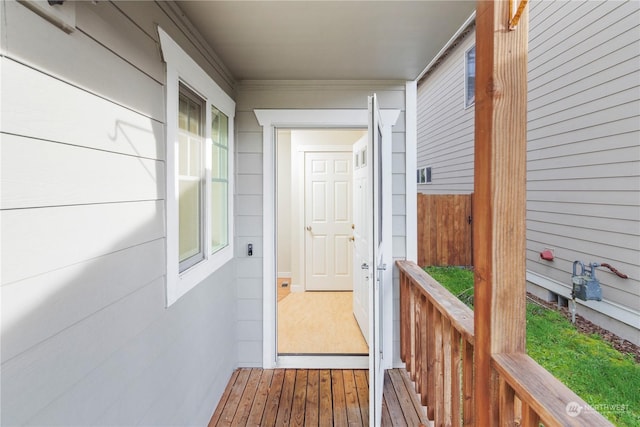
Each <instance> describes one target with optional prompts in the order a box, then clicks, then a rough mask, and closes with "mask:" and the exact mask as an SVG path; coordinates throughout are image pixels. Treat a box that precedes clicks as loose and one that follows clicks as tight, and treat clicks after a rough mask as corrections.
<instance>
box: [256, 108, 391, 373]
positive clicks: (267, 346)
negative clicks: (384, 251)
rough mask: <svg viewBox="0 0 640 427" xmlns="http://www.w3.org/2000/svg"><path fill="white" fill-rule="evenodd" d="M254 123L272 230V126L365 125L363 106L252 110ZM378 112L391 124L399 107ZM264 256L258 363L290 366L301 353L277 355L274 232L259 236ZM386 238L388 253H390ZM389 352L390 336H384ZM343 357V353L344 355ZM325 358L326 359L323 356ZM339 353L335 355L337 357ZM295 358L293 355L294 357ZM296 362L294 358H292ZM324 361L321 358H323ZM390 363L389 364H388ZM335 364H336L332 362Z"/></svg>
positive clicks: (265, 219) (266, 220)
mask: <svg viewBox="0 0 640 427" xmlns="http://www.w3.org/2000/svg"><path fill="white" fill-rule="evenodd" d="M254 113H255V115H256V118H257V119H258V123H259V124H260V126H262V142H263V144H262V147H263V155H262V158H263V176H264V179H263V220H262V221H263V230H275V224H276V216H275V205H276V200H275V190H276V189H275V142H276V128H304V127H309V128H316V129H317V128H340V127H362V128H366V127H367V125H368V112H367V110H366V109H365V110H344V109H336V110H297V109H296V110H262V109H257V110H254ZM380 115H381V118H382V122H383V125H385V126H393V125H394V124H395V123H396V121H397V119H398V116H399V115H400V110H381V111H380ZM263 239H264V241H263V246H264V258H263V267H262V276H263V281H264V287H263V341H262V355H263V357H262V364H263V368H265V369H272V368H275V367H290V366H291V367H294V365H295V363H294V361H293V360H290V359H289V357H293V358H298V357H305V356H288V357H283V358H280V359H281V360H279V358H278V355H277V342H276V339H277V336H276V331H277V325H276V304H277V303H276V284H275V279H276V259H275V253H276V236H275V233H265V234H264V236H263ZM391 243H392V242H389V248H388V250H389V253H391V250H392V248H391ZM385 302H387V305H386V306H385V308H384V309H383V313H385V317H386V316H390V317H389V318H390V319H392V317H391V316H392V315H393V311H392V310H393V306H392V305H391V304H392V301H385ZM384 342H385V343H388V346H389V352H388V353H387V354H391V351H392V350H391V349H392V343H393V337H392V336H388V337H385V340H384ZM316 357H322V358H323V359H322V360H324V361H325V362H326V363H327V364H328V363H330V362H331V359H329V358H327V357H328V356H316ZM345 357H346V356H345ZM325 358H327V359H325ZM341 358H342V356H338V357H337V360H340V359H341ZM294 360H295V359H294ZM296 363H297V362H296ZM323 363H324V362H323ZM390 367H391V366H389V368H390ZM336 368H339V366H336Z"/></svg>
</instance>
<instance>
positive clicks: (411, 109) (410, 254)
mask: <svg viewBox="0 0 640 427" xmlns="http://www.w3.org/2000/svg"><path fill="white" fill-rule="evenodd" d="M405 97H406V98H405V103H406V104H405V143H406V145H405V169H406V172H405V173H406V178H405V185H406V187H405V197H406V200H405V203H406V205H407V208H406V212H405V215H406V217H405V219H406V225H405V226H406V233H407V234H406V236H405V239H406V245H407V249H406V259H407V261H413V262H416V263H417V262H418V199H417V195H418V184H417V183H416V176H415V172H414V171H415V170H416V169H417V158H416V153H417V147H418V82H417V81H412V82H407V84H406V88H405Z"/></svg>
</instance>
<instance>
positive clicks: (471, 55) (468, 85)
mask: <svg viewBox="0 0 640 427" xmlns="http://www.w3.org/2000/svg"><path fill="white" fill-rule="evenodd" d="M475 102H476V47H475V45H474V46H473V47H471V48H469V49H468V50H467V51H466V52H465V54H464V108H469V107H471V106H472V105H473V104H475Z"/></svg>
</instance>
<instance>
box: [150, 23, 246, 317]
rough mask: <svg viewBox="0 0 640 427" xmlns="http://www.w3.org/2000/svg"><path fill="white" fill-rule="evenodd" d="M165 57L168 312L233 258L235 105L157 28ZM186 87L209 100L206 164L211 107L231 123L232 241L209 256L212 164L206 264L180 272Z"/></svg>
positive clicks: (207, 150) (208, 172)
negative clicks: (181, 100) (182, 92)
mask: <svg viewBox="0 0 640 427" xmlns="http://www.w3.org/2000/svg"><path fill="white" fill-rule="evenodd" d="M158 35H159V37H160V47H161V51H162V57H163V59H164V61H165V62H166V64H167V82H166V107H167V117H166V136H167V146H166V150H167V152H166V159H167V161H166V212H167V222H166V227H167V229H166V255H167V257H166V263H167V281H166V283H167V300H166V304H167V307H169V306H170V305H172V304H173V303H174V302H176V301H177V300H178V299H180V297H182V296H183V295H184V294H186V293H187V292H189V291H190V290H191V289H193V288H194V287H195V286H196V285H198V284H199V283H201V282H202V281H203V280H204V279H206V278H207V277H208V276H209V275H211V274H212V273H213V272H215V271H216V270H218V269H219V268H220V267H222V266H223V265H224V264H226V263H227V262H228V261H230V260H231V259H232V258H233V240H234V231H233V228H234V227H233V222H234V217H233V194H234V179H233V177H234V160H233V153H234V149H233V146H234V133H235V130H234V129H235V127H234V117H235V109H236V104H235V102H234V101H233V100H232V99H231V97H229V95H227V94H226V93H225V92H224V91H223V90H222V89H221V88H220V86H218V85H217V84H216V83H215V82H214V81H213V79H212V78H211V77H209V75H208V74H207V73H206V72H205V71H204V70H203V69H202V68H201V67H200V66H199V65H198V64H197V63H196V62H195V61H194V60H193V59H192V58H191V57H190V56H189V55H188V54H187V53H186V52H185V51H184V50H182V48H181V47H180V46H179V45H178V44H177V43H176V42H175V41H174V40H173V39H172V38H171V37H170V36H169V35H168V34H167V33H166V32H165V31H164V30H162V28H160V27H158ZM180 82H182V83H183V84H185V85H186V86H188V87H189V88H190V89H191V90H193V91H194V92H196V93H197V94H198V95H200V96H201V97H202V98H203V99H204V100H205V103H206V105H205V112H206V118H205V126H204V129H205V144H206V148H205V156H206V158H207V162H209V161H210V157H211V144H212V141H211V107H212V106H214V107H216V108H217V109H218V110H220V111H221V112H222V113H224V114H225V115H226V116H227V117H228V118H229V132H228V138H229V141H228V156H229V160H228V166H227V173H228V191H227V195H228V200H227V206H228V216H227V218H228V221H229V227H228V233H229V234H228V236H229V243H228V245H227V246H226V247H224V248H222V249H220V250H218V251H217V252H215V253H214V254H210V252H211V250H210V245H211V241H210V240H211V239H210V231H211V230H210V227H209V221H208V218H209V217H210V212H209V210H210V204H209V203H208V197H209V186H210V182H211V165H210V164H208V163H207V167H206V178H205V181H206V189H205V191H204V194H205V195H206V197H207V199H206V201H205V202H204V205H205V218H207V220H205V221H204V224H205V225H204V227H205V233H204V236H205V237H204V250H205V252H204V255H205V259H204V260H203V261H200V262H199V263H197V264H196V265H194V266H193V267H191V268H189V269H187V270H186V271H184V272H182V273H180V271H179V261H178V258H179V256H178V253H179V248H178V190H177V189H178V175H177V170H178V156H177V155H176V153H177V143H178V142H177V141H178V138H177V135H178V96H179V83H180Z"/></svg>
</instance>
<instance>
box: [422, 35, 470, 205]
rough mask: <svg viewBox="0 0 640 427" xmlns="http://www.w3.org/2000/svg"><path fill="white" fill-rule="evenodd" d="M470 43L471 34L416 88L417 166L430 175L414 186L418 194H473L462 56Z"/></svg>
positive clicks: (468, 113) (468, 118) (468, 115)
mask: <svg viewBox="0 0 640 427" xmlns="http://www.w3.org/2000/svg"><path fill="white" fill-rule="evenodd" d="M474 44H475V33H474V32H471V33H470V34H468V35H467V36H466V37H465V38H464V39H463V40H462V41H461V42H460V44H459V45H458V46H457V48H456V50H455V52H454V53H453V54H451V55H449V56H447V57H446V58H445V59H444V60H443V61H442V63H441V64H440V65H439V66H438V67H437V68H436V69H435V70H434V72H433V74H431V75H430V76H429V77H428V78H427V80H426V81H425V83H424V84H419V85H418V121H417V126H418V147H417V166H418V168H423V167H429V166H430V167H431V176H432V183H431V184H418V186H417V187H418V192H419V193H429V194H470V193H473V131H474V126H473V115H474V111H475V110H474V108H473V106H471V107H468V108H465V106H464V77H465V76H464V66H465V65H464V53H465V52H466V51H467V50H468V49H469V48H471V47H472V46H473V45H474ZM436 82H437V83H436ZM432 83H436V84H432Z"/></svg>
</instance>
